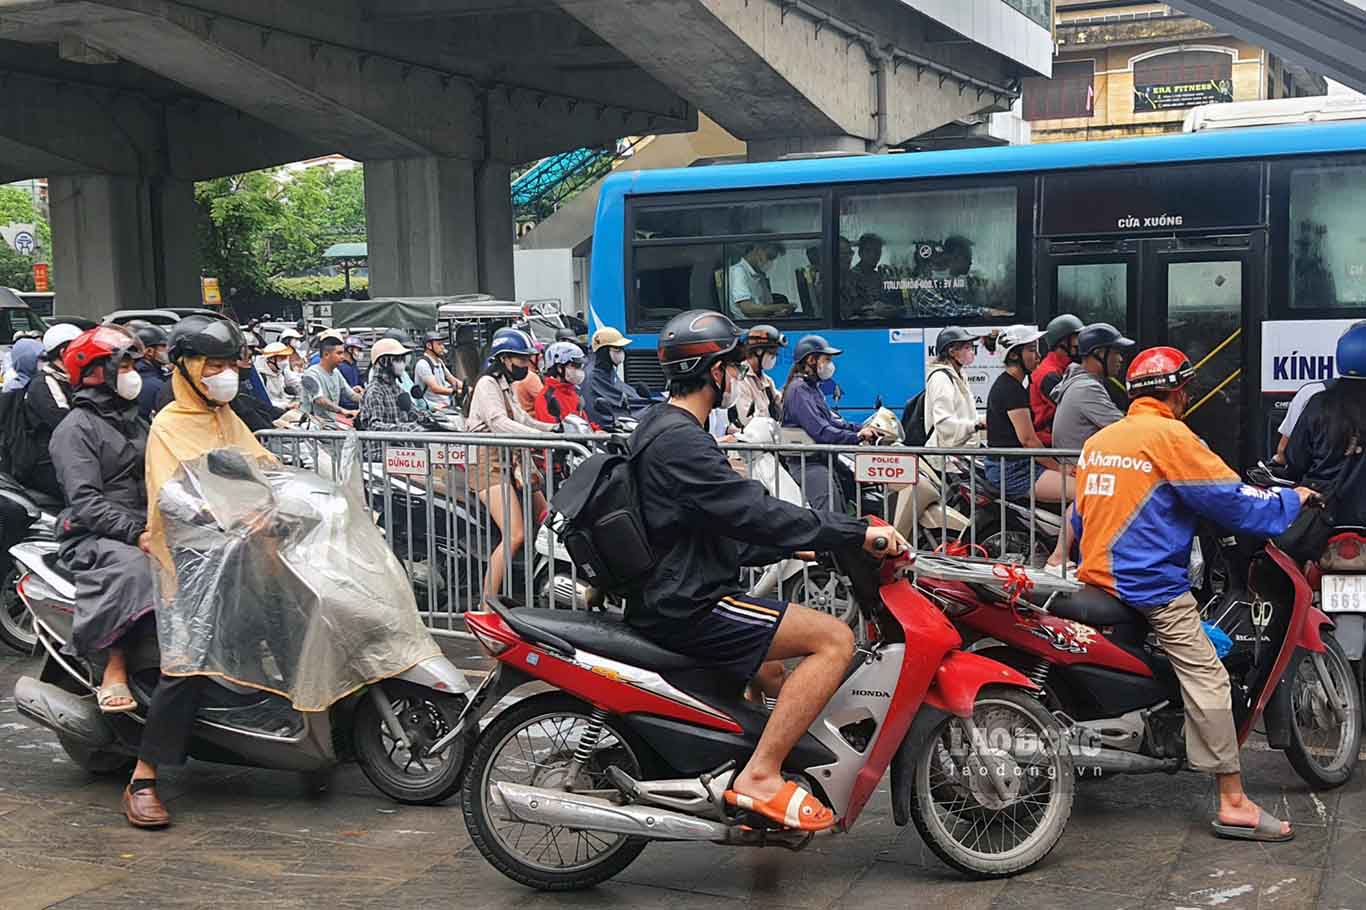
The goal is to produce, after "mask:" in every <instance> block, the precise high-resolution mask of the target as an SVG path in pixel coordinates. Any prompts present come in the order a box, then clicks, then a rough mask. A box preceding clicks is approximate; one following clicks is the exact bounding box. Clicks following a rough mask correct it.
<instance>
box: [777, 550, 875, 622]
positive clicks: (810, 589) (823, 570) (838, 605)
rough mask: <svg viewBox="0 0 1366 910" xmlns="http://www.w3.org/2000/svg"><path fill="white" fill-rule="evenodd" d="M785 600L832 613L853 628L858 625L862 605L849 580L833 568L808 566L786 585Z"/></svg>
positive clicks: (785, 583) (784, 588)
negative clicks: (859, 606) (859, 610)
mask: <svg viewBox="0 0 1366 910" xmlns="http://www.w3.org/2000/svg"><path fill="white" fill-rule="evenodd" d="M783 597H785V598H786V599H787V602H788V603H791V604H801V605H802V606H804V607H810V608H811V609H813V610H819V611H820V612H822V613H829V614H830V615H831V616H833V617H835V618H836V619H838V620H839V621H840V622H842V623H844V624H845V625H847V626H849V627H850V628H854V627H856V626H857V625H858V602H857V601H856V600H854V591H853V589H852V588H851V587H850V585H849V579H847V578H845V577H844V576H843V575H841V574H840V573H839V572H837V571H835V570H834V569H832V568H831V567H830V566H827V565H824V564H820V565H814V566H808V567H807V568H806V570H805V571H803V572H802V573H800V574H798V575H794V576H792V577H791V578H789V579H788V580H787V581H786V582H784V583H783Z"/></svg>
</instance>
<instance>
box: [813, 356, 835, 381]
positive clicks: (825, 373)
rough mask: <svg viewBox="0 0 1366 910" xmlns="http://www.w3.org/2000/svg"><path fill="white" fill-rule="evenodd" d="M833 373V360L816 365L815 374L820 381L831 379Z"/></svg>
mask: <svg viewBox="0 0 1366 910" xmlns="http://www.w3.org/2000/svg"><path fill="white" fill-rule="evenodd" d="M834 375H835V361H833V360H826V361H823V362H822V363H821V365H820V366H818V367H816V376H817V377H818V378H819V379H820V380H821V382H826V381H828V380H830V379H832V378H833V377H834Z"/></svg>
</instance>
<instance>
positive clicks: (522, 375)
mask: <svg viewBox="0 0 1366 910" xmlns="http://www.w3.org/2000/svg"><path fill="white" fill-rule="evenodd" d="M529 372H531V368H530V367H508V368H507V374H508V379H510V380H511V381H513V382H521V381H522V380H523V379H526V374H527V373H529Z"/></svg>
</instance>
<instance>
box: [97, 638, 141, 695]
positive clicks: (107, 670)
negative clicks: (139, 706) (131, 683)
mask: <svg viewBox="0 0 1366 910" xmlns="http://www.w3.org/2000/svg"><path fill="white" fill-rule="evenodd" d="M108 654H109V659H108V662H107V663H105V665H104V676H103V677H102V678H101V679H100V688H101V689H107V688H109V687H110V686H117V685H120V684H122V685H125V686H126V685H128V661H127V660H126V659H125V657H124V654H123V649H122V648H110V649H109V651H108ZM132 703H133V699H131V698H111V699H108V704H109V707H111V708H122V707H123V706H125V705H130V704H132Z"/></svg>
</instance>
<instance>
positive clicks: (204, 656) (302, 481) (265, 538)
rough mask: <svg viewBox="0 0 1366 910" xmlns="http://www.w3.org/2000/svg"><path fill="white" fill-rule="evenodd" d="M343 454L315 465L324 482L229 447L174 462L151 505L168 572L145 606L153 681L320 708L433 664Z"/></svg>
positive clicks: (399, 575)
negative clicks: (211, 683) (229, 685)
mask: <svg viewBox="0 0 1366 910" xmlns="http://www.w3.org/2000/svg"><path fill="white" fill-rule="evenodd" d="M354 445H355V443H354V441H348V443H347V444H346V446H344V447H343V450H342V452H341V453H340V457H338V458H336V459H335V461H334V460H332V459H328V462H329V463H328V464H327V465H325V466H324V465H321V464H320V465H319V467H320V468H321V469H324V474H327V475H337V474H340V475H341V476H339V477H336V479H335V480H334V479H330V478H329V477H325V476H320V475H319V474H316V473H313V472H311V471H308V470H302V469H298V468H289V467H280V466H278V465H276V464H273V463H272V462H270V461H269V460H267V459H257V458H254V457H251V456H247V455H245V454H243V453H242V452H241V451H239V450H236V449H220V450H217V451H214V452H210V453H208V454H206V455H204V456H202V457H200V458H198V459H196V460H195V461H192V462H186V463H184V464H182V465H181V467H180V468H179V469H178V470H177V471H176V474H175V476H174V477H173V478H172V479H171V480H170V482H168V483H167V484H166V485H165V486H164V487H163V488H162V491H161V495H160V498H159V500H158V502H159V505H160V508H161V512H162V517H163V519H164V523H165V530H166V542H167V545H168V547H169V548H170V551H171V557H172V560H173V562H174V564H175V592H174V594H172V595H170V596H169V597H163V598H162V604H161V606H160V607H159V608H158V610H157V629H158V633H159V637H160V644H161V663H162V670H163V671H164V672H166V673H167V674H169V675H173V676H193V675H209V676H221V677H226V678H228V679H230V680H231V681H233V682H236V683H238V684H240V685H245V686H251V687H254V688H257V689H262V690H265V691H268V692H274V693H276V694H277V695H281V696H283V697H285V698H287V699H289V700H290V702H291V703H292V704H293V706H294V707H295V708H297V709H298V710H300V711H322V710H326V709H327V708H328V707H329V706H330V705H332V704H333V703H334V702H336V701H337V700H339V699H341V698H343V697H345V696H346V695H347V694H349V693H351V692H353V691H355V690H356V689H357V688H358V687H360V686H363V685H365V684H367V683H371V682H374V681H377V680H380V679H385V678H388V677H391V676H395V675H397V674H399V673H402V672H404V671H405V670H407V669H409V668H410V667H412V666H414V665H415V664H417V663H419V662H421V661H423V660H426V659H427V658H429V657H435V656H437V655H438V654H440V649H439V648H438V647H437V644H436V642H435V641H434V640H433V639H432V637H431V635H430V634H429V633H428V632H427V630H426V628H425V627H424V626H423V625H422V620H421V617H420V616H419V615H418V612H417V604H416V602H415V601H414V598H413V592H412V588H411V587H410V586H409V584H408V579H407V576H406V575H404V572H403V567H402V566H401V565H400V564H399V562H398V560H397V559H396V558H395V557H394V554H393V551H392V550H391V549H390V548H389V546H388V544H387V543H386V541H385V539H384V536H383V534H382V533H381V532H380V530H379V529H378V528H376V527H375V525H374V524H373V523H372V522H371V520H370V515H369V511H368V509H367V508H366V505H365V499H364V490H363V487H362V485H361V481H360V477H359V472H357V471H355V470H353V468H354V466H356V465H358V464H359V461H358V460H357V459H356V457H355V451H354V448H353V447H354Z"/></svg>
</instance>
